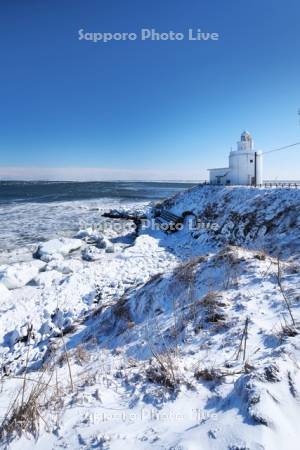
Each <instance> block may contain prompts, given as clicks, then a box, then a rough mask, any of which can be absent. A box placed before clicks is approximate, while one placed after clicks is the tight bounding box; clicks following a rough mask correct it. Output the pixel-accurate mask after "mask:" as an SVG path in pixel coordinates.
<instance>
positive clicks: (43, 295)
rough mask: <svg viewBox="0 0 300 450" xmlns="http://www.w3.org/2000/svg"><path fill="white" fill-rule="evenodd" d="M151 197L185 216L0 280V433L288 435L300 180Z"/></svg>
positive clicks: (59, 442)
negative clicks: (296, 186) (25, 280)
mask: <svg viewBox="0 0 300 450" xmlns="http://www.w3.org/2000/svg"><path fill="white" fill-rule="evenodd" d="M162 206H163V208H168V209H169V210H170V211H172V212H173V213H175V214H177V215H182V214H184V215H186V220H185V226H184V229H183V230H181V231H178V232H177V233H174V234H166V233H163V232H161V231H159V230H157V229H156V230H153V229H149V228H146V227H145V228H144V229H143V230H141V233H140V236H139V237H137V239H136V240H135V243H134V245H129V246H128V245H124V246H122V245H119V246H115V252H114V253H112V254H111V253H106V252H105V250H101V251H102V252H103V253H102V258H98V259H97V260H95V261H90V262H87V261H85V259H84V255H85V254H86V252H87V251H89V248H94V247H92V245H90V244H86V242H84V241H83V247H84V248H83V251H82V254H80V253H79V252H77V253H76V252H75V254H73V255H72V256H71V257H70V256H66V257H65V259H63V260H60V259H59V260H55V259H54V260H52V261H50V262H48V263H47V266H46V267H45V268H43V271H41V272H39V273H38V274H37V275H36V276H35V278H34V282H32V281H31V282H30V285H27V286H25V287H22V288H19V289H14V290H11V291H8V290H7V289H5V288H2V290H0V295H3V298H1V303H0V308H1V317H0V330H1V337H2V339H3V341H2V344H1V347H0V351H1V355H2V392H1V394H0V396H1V408H2V409H1V415H2V416H3V417H4V421H3V424H2V428H1V429H0V434H1V435H2V443H3V446H5V445H7V443H8V442H10V445H11V447H12V448H14V449H18V448H22V450H24V449H26V448H28V449H29V448H30V449H31V448H33V447H34V448H38V449H42V448H43V449H44V448H49V449H53V448H55V449H58V448H62V447H63V448H70V449H92V448H103V449H112V450H115V449H121V448H124V446H127V447H128V448H132V449H148V448H153V449H169V450H171V449H172V450H175V449H176V450H183V449H185V450H193V449H195V450H196V449H197V450H198V449H205V450H206V449H216V450H217V449H218V450H219V449H221V450H222V449H224V450H225V449H232V450H233V449H235V450H238V449H240V450H241V449H251V450H252V449H253V450H254V449H266V450H269V449H270V450H271V449H272V450H273V449H282V448H284V449H288V450H294V449H297V448H298V442H299V438H300V432H299V430H298V427H297V424H298V422H299V419H300V393H299V390H300V371H299V369H300V367H299V364H300V341H299V334H298V333H299V332H300V328H299V324H300V285H299V277H300V265H299V261H300V259H299V245H300V244H299V242H300V240H299V238H300V226H299V209H300V191H297V190H287V189H280V190H271V189H270V190H261V189H252V188H251V189H250V188H217V187H209V186H199V187H195V188H194V189H192V190H191V191H188V192H184V193H182V194H179V195H177V196H176V197H174V198H172V199H169V200H167V201H165V202H164V204H163V205H162ZM148 216H149V218H150V219H151V217H152V216H153V211H152V210H148ZM195 216H197V217H198V218H200V222H201V224H200V227H199V229H195V228H193V229H191V228H190V227H189V223H188V222H189V219H191V220H194V218H195ZM212 224H214V226H212ZM83 235H85V234H84V233H83ZM97 251H98V249H97ZM99 251H100V250H99ZM67 268H68V270H67ZM24 379H25V381H24ZM18 392H19V394H18ZM15 399H16V400H15ZM9 405H11V407H10V408H9ZM6 411H8V413H7V416H5V412H6ZM22 430H23V431H22ZM24 430H25V433H24ZM18 434H19V435H20V436H19V437H18ZM32 434H33V435H34V436H35V438H36V441H34V438H33V436H32Z"/></svg>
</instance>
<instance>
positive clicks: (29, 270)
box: [0, 261, 45, 289]
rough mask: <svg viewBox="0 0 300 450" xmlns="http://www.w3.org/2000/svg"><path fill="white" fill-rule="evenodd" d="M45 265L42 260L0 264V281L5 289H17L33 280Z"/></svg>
mask: <svg viewBox="0 0 300 450" xmlns="http://www.w3.org/2000/svg"><path fill="white" fill-rule="evenodd" d="M44 267H45V263H44V262H42V261H31V262H26V263H16V264H12V265H11V266H0V282H1V283H2V284H3V285H4V286H5V287H6V288H7V289H17V288H20V287H23V286H25V285H26V284H27V283H29V282H30V281H31V280H33V279H34V278H35V277H36V276H37V274H38V273H39V271H40V270H41V269H43V268H44Z"/></svg>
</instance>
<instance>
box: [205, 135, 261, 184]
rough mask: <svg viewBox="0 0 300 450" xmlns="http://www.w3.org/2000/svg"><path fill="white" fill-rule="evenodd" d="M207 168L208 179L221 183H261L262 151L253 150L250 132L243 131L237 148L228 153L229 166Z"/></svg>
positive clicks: (211, 181) (214, 182)
mask: <svg viewBox="0 0 300 450" xmlns="http://www.w3.org/2000/svg"><path fill="white" fill-rule="evenodd" d="M208 170H209V181H210V183H212V184H222V185H244V186H251V185H259V184H262V181H263V180H262V153H261V152H260V151H257V150H255V148H254V142H253V139H252V136H251V134H250V133H249V132H248V131H244V132H243V133H242V134H241V138H240V140H239V141H238V142H237V149H236V150H232V151H231V152H230V154H229V167H222V168H217V169H208Z"/></svg>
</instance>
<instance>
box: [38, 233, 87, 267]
mask: <svg viewBox="0 0 300 450" xmlns="http://www.w3.org/2000/svg"><path fill="white" fill-rule="evenodd" d="M81 246H82V241H81V240H80V239H69V238H59V239H52V240H50V241H48V242H45V243H43V244H40V245H39V247H38V249H37V251H36V253H35V255H34V256H35V257H37V258H39V259H41V260H42V261H45V262H50V261H51V260H52V259H57V258H58V257H57V255H58V254H59V255H68V254H69V253H70V252H72V251H74V250H78V249H79V248H80V247H81Z"/></svg>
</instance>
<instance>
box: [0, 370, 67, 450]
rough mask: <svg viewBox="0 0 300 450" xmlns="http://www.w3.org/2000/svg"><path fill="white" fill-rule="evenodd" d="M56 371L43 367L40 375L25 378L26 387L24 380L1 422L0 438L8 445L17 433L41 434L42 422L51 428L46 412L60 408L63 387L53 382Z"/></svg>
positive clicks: (36, 435)
mask: <svg viewBox="0 0 300 450" xmlns="http://www.w3.org/2000/svg"><path fill="white" fill-rule="evenodd" d="M53 375H54V371H52V372H51V373H49V372H48V371H46V370H45V371H43V372H42V373H41V375H40V377H39V378H37V379H36V380H35V379H30V380H29V379H26V382H27V386H28V387H27V388H26V389H25V390H24V383H25V376H24V378H23V383H22V386H21V388H20V389H19V391H18V393H17V395H16V397H15V398H14V400H13V402H12V403H11V405H10V407H9V408H8V411H7V413H6V415H5V417H4V419H3V421H2V423H1V424H0V442H1V444H3V445H8V444H9V443H10V442H11V441H12V440H13V438H14V437H20V436H21V435H22V434H23V433H25V434H31V435H32V436H34V437H35V438H36V439H37V438H38V436H39V432H40V425H41V423H43V424H44V425H45V426H46V428H49V426H48V423H47V422H46V419H44V417H43V414H44V412H45V411H47V412H49V409H52V410H55V409H56V410H57V411H61V409H62V397H63V396H62V391H61V388H60V387H59V386H58V382H57V380H56V383H54V384H51V382H52V380H53V378H54V377H53Z"/></svg>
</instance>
